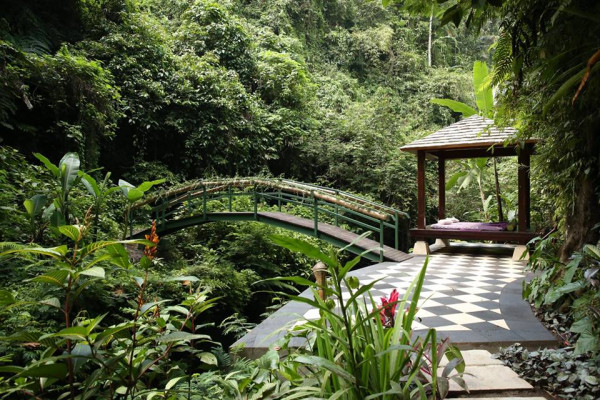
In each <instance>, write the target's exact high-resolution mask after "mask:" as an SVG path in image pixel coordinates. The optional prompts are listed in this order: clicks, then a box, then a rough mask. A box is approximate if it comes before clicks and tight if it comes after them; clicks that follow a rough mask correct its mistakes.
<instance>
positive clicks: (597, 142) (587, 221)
mask: <svg viewBox="0 0 600 400" xmlns="http://www.w3.org/2000/svg"><path fill="white" fill-rule="evenodd" d="M582 129H585V133H584V140H583V141H582V142H583V143H584V144H585V146H584V147H583V150H582V156H583V159H584V160H590V159H591V160H595V164H594V165H593V166H592V168H591V170H590V171H589V172H588V173H587V174H584V173H582V174H581V175H580V176H578V177H577V178H575V179H576V186H575V198H574V200H573V208H572V213H571V214H570V215H568V216H567V221H566V222H567V231H566V239H565V244H564V245H563V248H562V250H561V259H562V260H563V261H566V260H567V259H568V258H569V257H570V256H571V254H573V252H574V251H577V250H580V249H581V248H582V247H583V245H584V244H586V243H593V244H596V242H597V241H598V239H599V238H600V229H598V228H596V229H593V228H594V226H596V225H597V224H598V223H599V222H600V198H599V197H598V187H599V186H600V159H599V154H600V121H596V122H595V124H593V125H592V126H589V125H588V126H585V125H583V126H582Z"/></svg>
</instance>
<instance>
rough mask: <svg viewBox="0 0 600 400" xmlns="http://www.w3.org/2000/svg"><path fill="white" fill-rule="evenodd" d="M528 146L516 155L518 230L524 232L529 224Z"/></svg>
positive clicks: (529, 159)
mask: <svg viewBox="0 0 600 400" xmlns="http://www.w3.org/2000/svg"><path fill="white" fill-rule="evenodd" d="M530 156H531V153H530V148H529V146H526V147H525V148H524V149H522V150H521V152H520V153H519V156H518V162H519V170H518V184H519V232H526V231H528V230H529V226H530V187H531V185H530V176H529V164H530V161H531V157H530Z"/></svg>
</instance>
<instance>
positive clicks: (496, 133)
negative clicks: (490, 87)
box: [401, 115, 535, 152]
mask: <svg viewBox="0 0 600 400" xmlns="http://www.w3.org/2000/svg"><path fill="white" fill-rule="evenodd" d="M516 133H517V130H516V129H515V128H510V127H509V128H503V129H498V128H497V127H495V126H494V121H492V120H491V119H488V118H484V117H481V116H479V115H473V116H471V117H468V118H465V119H462V120H460V121H458V122H456V123H454V124H452V125H449V126H447V127H445V128H443V129H440V130H439V131H437V132H435V133H432V134H431V135H429V136H425V137H424V138H422V139H419V140H415V141H414V142H412V143H409V144H407V145H405V146H403V147H401V150H404V151H410V152H416V151H417V150H424V151H433V150H451V149H452V150H456V149H472V148H488V147H490V146H492V145H503V144H504V142H505V140H506V139H514V138H515V136H516ZM528 142H535V140H528Z"/></svg>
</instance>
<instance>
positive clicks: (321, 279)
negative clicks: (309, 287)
mask: <svg viewBox="0 0 600 400" xmlns="http://www.w3.org/2000/svg"><path fill="white" fill-rule="evenodd" d="M312 270H313V274H314V275H315V279H316V281H317V285H319V286H321V287H320V288H319V297H321V300H325V289H324V288H325V287H326V285H327V266H326V265H325V264H323V263H322V262H321V261H319V262H318V263H316V264H315V266H314V267H313V269H312Z"/></svg>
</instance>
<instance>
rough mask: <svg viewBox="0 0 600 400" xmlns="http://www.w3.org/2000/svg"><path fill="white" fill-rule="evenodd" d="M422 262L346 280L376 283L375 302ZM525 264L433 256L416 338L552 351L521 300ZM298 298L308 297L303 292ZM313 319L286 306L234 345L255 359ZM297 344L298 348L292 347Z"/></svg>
mask: <svg viewBox="0 0 600 400" xmlns="http://www.w3.org/2000/svg"><path fill="white" fill-rule="evenodd" d="M424 262H425V257H424V256H414V257H412V258H410V259H408V260H406V261H403V262H400V263H393V262H384V263H379V264H375V265H371V266H368V267H365V268H362V269H359V270H356V271H352V272H351V273H350V275H354V276H357V277H358V278H359V279H360V280H361V283H368V282H371V281H373V280H376V279H379V281H378V282H377V283H376V284H375V286H374V288H373V289H372V291H371V294H372V295H373V297H374V298H375V299H376V300H379V297H381V296H388V295H389V293H390V292H391V291H392V290H393V289H398V291H399V292H400V293H403V291H404V289H405V288H406V287H407V286H408V285H409V283H410V282H411V281H412V279H413V278H414V277H415V275H416V274H417V273H418V272H419V271H420V269H421V267H422V266H423V264H424ZM524 266H525V263H524V262H522V261H513V260H512V259H511V258H510V257H509V256H505V255H498V254H492V255H489V254H457V253H440V254H438V253H436V254H433V255H431V256H429V265H428V267H427V274H426V278H425V282H424V285H423V289H422V293H421V296H420V299H419V312H418V313H417V317H418V318H417V320H416V321H415V322H414V324H413V328H414V333H415V334H416V335H418V334H420V333H422V332H425V331H426V330H427V329H428V328H436V330H437V331H438V338H444V337H449V338H450V341H451V343H453V344H454V345H457V346H458V347H459V348H461V349H474V348H484V349H490V350H491V351H496V350H497V349H498V348H499V347H501V346H507V345H510V344H513V343H516V342H519V343H521V344H523V345H525V346H526V347H530V348H534V347H538V346H554V345H556V339H555V338H554V337H553V336H552V334H551V333H550V332H548V331H547V330H546V329H545V328H544V326H543V325H542V324H541V323H540V322H539V321H538V320H537V318H535V316H534V315H533V312H532V311H531V308H530V306H529V304H528V303H527V302H526V301H524V300H523V299H522V298H521V288H522V283H523V280H524V279H525V278H526V277H525V272H524V271H523V269H524ZM302 296H306V297H309V296H312V294H311V293H310V292H308V291H305V292H304V293H303V294H302ZM316 317H318V313H317V310H314V309H311V308H310V307H309V306H308V305H306V304H304V303H298V302H290V303H288V304H286V305H285V306H284V307H282V308H281V309H280V310H278V311H277V312H276V313H274V314H273V315H271V316H270V317H269V318H267V319H266V320H265V321H263V322H262V323H261V324H259V325H258V326H257V327H256V328H255V329H253V330H252V331H251V332H250V333H249V334H247V335H246V336H244V337H243V338H242V339H240V340H239V341H238V342H237V343H236V344H235V345H241V344H243V345H244V351H243V355H244V356H246V357H251V358H254V357H258V356H260V355H261V354H263V353H264V352H265V351H266V350H267V349H268V348H269V346H270V345H271V344H273V343H274V342H275V341H276V340H278V339H279V338H280V337H281V336H283V335H284V333H285V330H286V327H288V328H289V327H290V326H292V325H293V324H294V323H295V322H297V321H298V320H299V319H302V318H307V319H312V318H316ZM295 344H297V345H302V343H300V342H298V343H295Z"/></svg>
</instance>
